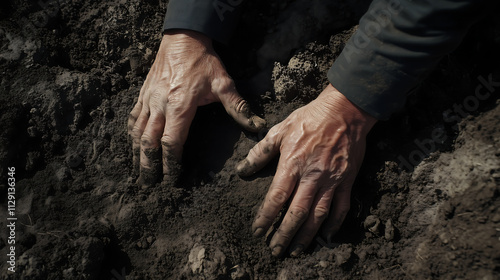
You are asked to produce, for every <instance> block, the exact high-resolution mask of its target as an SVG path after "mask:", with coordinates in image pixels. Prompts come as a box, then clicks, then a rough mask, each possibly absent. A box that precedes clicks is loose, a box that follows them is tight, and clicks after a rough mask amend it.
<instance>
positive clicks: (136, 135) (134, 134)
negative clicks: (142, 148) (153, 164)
mask: <svg viewBox="0 0 500 280" xmlns="http://www.w3.org/2000/svg"><path fill="white" fill-rule="evenodd" d="M130 136H132V138H134V139H140V138H141V136H142V131H141V129H140V128H139V127H138V126H137V125H135V126H134V127H133V128H132V131H131V132H130Z"/></svg>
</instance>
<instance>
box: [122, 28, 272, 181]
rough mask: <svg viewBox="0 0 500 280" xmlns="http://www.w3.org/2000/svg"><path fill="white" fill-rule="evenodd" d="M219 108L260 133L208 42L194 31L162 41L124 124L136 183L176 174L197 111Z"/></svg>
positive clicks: (259, 122) (260, 123)
mask: <svg viewBox="0 0 500 280" xmlns="http://www.w3.org/2000/svg"><path fill="white" fill-rule="evenodd" d="M213 102H222V104H223V105H224V107H225V109H226V111H227V113H228V114H229V115H231V116H232V117H233V118H234V119H235V120H236V122H238V123H239V124H240V125H242V126H243V127H244V128H246V129H248V130H250V131H259V130H260V129H262V128H264V126H265V121H264V120H263V119H261V118H259V117H257V116H255V115H254V114H253V113H252V112H251V111H250V109H249V107H248V105H247V103H246V101H245V100H244V99H243V98H242V97H241V96H240V95H239V94H238V92H237V91H236V88H235V86H234V82H233V80H232V79H231V77H229V75H228V74H227V72H226V70H225V68H224V66H223V64H222V62H221V61H220V58H219V57H218V56H217V54H216V53H215V51H214V49H213V47H212V41H211V39H209V38H208V37H206V36H205V35H203V34H201V33H197V32H194V31H187V30H177V31H169V32H166V33H165V35H164V36H163V39H162V42H161V45H160V49H159V51H158V54H157V56H156V60H155V62H154V64H153V66H152V67H151V70H150V72H149V74H148V76H147V78H146V81H145V82H144V85H143V86H142V88H141V91H140V94H139V99H138V101H137V103H136V104H135V106H134V108H133V109H132V111H131V113H130V116H129V119H128V133H129V135H130V136H131V138H132V149H133V164H134V168H135V171H136V172H137V171H139V174H140V176H139V179H138V183H139V184H140V185H142V186H143V187H148V186H151V185H153V184H155V183H156V182H157V181H158V180H159V179H160V177H161V173H162V171H163V175H164V180H165V177H168V176H169V174H172V173H174V172H176V169H177V166H179V165H178V163H179V162H180V159H181V156H182V151H183V146H184V143H185V141H186V138H187V136H188V131H189V127H190V125H191V122H192V120H193V118H194V115H195V113H196V109H197V107H198V106H203V105H207V104H209V103H213Z"/></svg>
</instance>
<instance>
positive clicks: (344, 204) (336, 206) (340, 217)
mask: <svg viewBox="0 0 500 280" xmlns="http://www.w3.org/2000/svg"><path fill="white" fill-rule="evenodd" d="M354 179H355V176H353V178H352V179H351V178H347V179H346V180H344V181H343V182H342V183H341V184H340V185H339V186H338V187H337V188H336V189H335V192H334V194H333V200H332V205H331V209H330V215H329V217H328V219H327V220H326V222H325V224H324V225H323V228H322V235H323V236H324V237H325V238H326V240H327V243H328V244H330V243H331V242H332V237H333V236H334V235H335V234H336V233H337V231H339V229H340V227H341V226H342V223H343V222H344V219H345V217H346V216H347V213H348V212H349V209H350V207H351V188H352V184H353V183H354Z"/></svg>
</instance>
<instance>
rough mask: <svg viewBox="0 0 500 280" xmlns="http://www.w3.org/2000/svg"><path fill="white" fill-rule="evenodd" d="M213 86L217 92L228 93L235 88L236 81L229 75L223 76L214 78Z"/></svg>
mask: <svg viewBox="0 0 500 280" xmlns="http://www.w3.org/2000/svg"><path fill="white" fill-rule="evenodd" d="M212 87H213V89H214V91H215V92H220V93H227V92H229V91H232V90H234V89H235V85H234V81H233V79H231V77H229V76H221V77H218V78H215V79H213V81H212Z"/></svg>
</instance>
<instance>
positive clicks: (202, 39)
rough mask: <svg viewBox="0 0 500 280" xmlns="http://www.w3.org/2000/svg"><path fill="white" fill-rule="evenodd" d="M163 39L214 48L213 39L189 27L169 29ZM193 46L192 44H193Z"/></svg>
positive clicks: (164, 33)
mask: <svg viewBox="0 0 500 280" xmlns="http://www.w3.org/2000/svg"><path fill="white" fill-rule="evenodd" d="M162 40H163V41H167V42H178V43H189V44H193V43H195V44H200V45H203V46H204V47H205V48H207V49H208V48H212V39H211V38H210V37H208V36H207V35H205V34H203V33H200V32H198V31H193V30H188V29H169V30H165V31H164V32H163V39H162ZM191 47H192V46H191Z"/></svg>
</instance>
